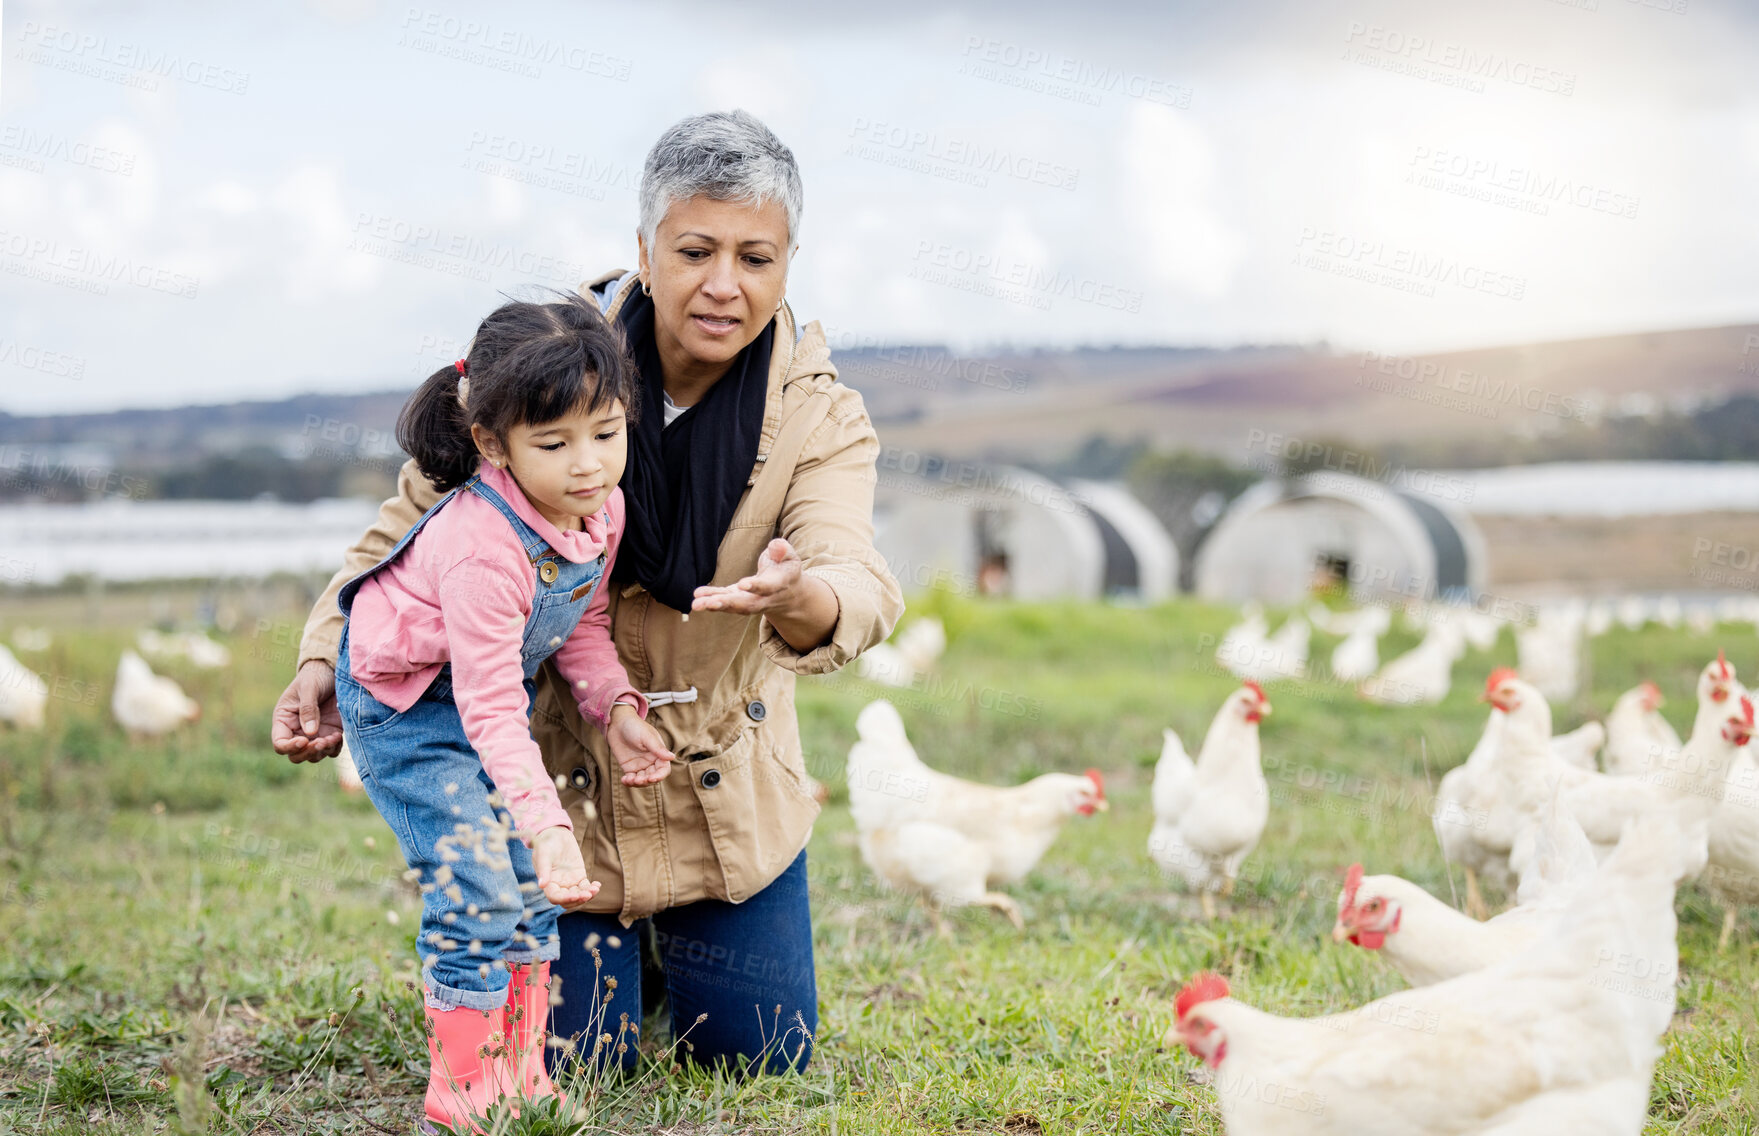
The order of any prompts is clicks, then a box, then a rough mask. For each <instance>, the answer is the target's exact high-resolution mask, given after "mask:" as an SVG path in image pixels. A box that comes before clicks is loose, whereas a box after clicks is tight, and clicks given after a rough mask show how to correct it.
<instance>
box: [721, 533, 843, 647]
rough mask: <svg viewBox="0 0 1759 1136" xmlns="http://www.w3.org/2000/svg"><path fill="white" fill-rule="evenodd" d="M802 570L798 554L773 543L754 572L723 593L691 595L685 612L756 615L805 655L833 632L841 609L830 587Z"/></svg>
mask: <svg viewBox="0 0 1759 1136" xmlns="http://www.w3.org/2000/svg"><path fill="white" fill-rule="evenodd" d="M801 569H802V565H801V562H800V554H799V553H798V552H795V551H794V546H793V545H791V544H789V543H788V542H787V541H785V540H783V539H782V538H781V537H777V538H776V539H774V540H772V541H770V543H769V546H768V547H767V548H765V549H764V550H763V553H762V554H761V555H760V556H759V557H758V558H757V571H756V572H753V573H752V574H751V575H749V576H746V577H745V578H744V579H742V580H737V581H735V582H734V583H731V584H728V585H727V586H726V587H719V588H718V587H715V586H713V585H710V584H705V585H703V586H702V587H700V588H698V589H696V595H695V598H693V599H692V600H691V601H690V610H691V611H728V612H733V613H734V614H737V615H761V616H763V617H764V618H765V619H768V620H769V621H770V624H771V625H772V626H773V627H775V629H776V632H777V634H779V635H781V637H782V638H783V639H784V640H786V641H787V643H788V645H789V646H790V647H792V648H794V649H795V650H796V651H810V650H812V649H813V648H814V647H818V646H821V645H823V644H824V643H825V642H826V641H827V640H828V639H830V637H831V632H832V631H834V630H836V627H837V613H838V611H839V608H840V605H839V604H838V603H837V593H836V592H834V591H832V590H831V586H830V585H829V584H827V583H825V582H824V581H823V580H820V579H819V578H818V577H816V576H808V575H807V574H806V573H805V572H804V571H802V570H801Z"/></svg>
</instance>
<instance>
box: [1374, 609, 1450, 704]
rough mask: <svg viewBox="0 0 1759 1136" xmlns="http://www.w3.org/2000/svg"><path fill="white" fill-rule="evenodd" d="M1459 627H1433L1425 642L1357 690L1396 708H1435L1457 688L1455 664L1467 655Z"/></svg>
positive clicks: (1400, 657) (1385, 667)
mask: <svg viewBox="0 0 1759 1136" xmlns="http://www.w3.org/2000/svg"><path fill="white" fill-rule="evenodd" d="M1465 643H1466V641H1465V639H1464V637H1463V636H1462V635H1461V634H1460V628H1459V625H1458V624H1457V623H1448V622H1445V621H1437V622H1434V623H1431V624H1430V625H1429V630H1428V631H1427V632H1425V633H1424V636H1423V641H1422V642H1421V643H1418V644H1417V645H1416V646H1415V647H1413V648H1411V649H1410V650H1409V651H1406V652H1405V653H1404V654H1402V655H1400V656H1399V657H1398V658H1396V659H1393V660H1392V661H1391V662H1389V663H1387V664H1386V666H1384V667H1382V668H1381V669H1380V673H1378V674H1376V675H1374V676H1373V677H1372V678H1370V679H1369V680H1368V681H1367V682H1364V683H1363V684H1362V685H1361V686H1360V687H1358V688H1357V690H1358V691H1359V692H1360V693H1361V695H1362V697H1364V698H1366V699H1368V700H1369V701H1370V702H1380V703H1384V704H1390V705H1394V706H1425V705H1433V704H1435V703H1437V702H1440V701H1441V700H1442V699H1444V698H1446V697H1447V693H1448V691H1449V690H1451V689H1452V688H1453V682H1454V662H1455V660H1457V659H1458V658H1459V657H1460V655H1461V654H1462V653H1464V651H1465Z"/></svg>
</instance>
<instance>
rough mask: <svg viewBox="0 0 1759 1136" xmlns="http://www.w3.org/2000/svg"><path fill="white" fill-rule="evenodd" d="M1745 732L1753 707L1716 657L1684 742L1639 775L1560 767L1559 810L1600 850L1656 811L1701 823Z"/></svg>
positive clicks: (1705, 676)
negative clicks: (1674, 812) (1561, 804)
mask: <svg viewBox="0 0 1759 1136" xmlns="http://www.w3.org/2000/svg"><path fill="white" fill-rule="evenodd" d="M1752 736H1753V704H1752V702H1751V701H1749V700H1748V698H1747V697H1746V694H1745V692H1744V691H1743V690H1742V689H1741V686H1740V684H1739V682H1737V681H1736V679H1735V675H1734V669H1733V668H1732V667H1730V666H1729V665H1728V662H1727V661H1726V660H1725V659H1723V658H1722V657H1721V656H1720V655H1719V656H1718V657H1717V660H1716V661H1715V662H1712V663H1711V664H1710V665H1708V666H1707V667H1705V668H1704V671H1703V673H1702V674H1701V675H1700V676H1699V679H1698V714H1697V717H1696V719H1695V721H1694V723H1693V726H1692V735H1691V737H1689V738H1687V739H1686V744H1685V746H1684V747H1682V748H1681V749H1680V750H1676V751H1673V752H1671V753H1667V754H1664V755H1662V757H1661V758H1660V759H1659V760H1658V762H1657V763H1656V765H1655V766H1654V768H1652V769H1651V771H1650V772H1649V773H1647V774H1645V775H1643V776H1642V777H1617V776H1613V775H1610V774H1605V773H1587V772H1584V771H1582V770H1579V769H1567V768H1566V769H1563V770H1560V771H1558V773H1557V778H1558V780H1559V781H1560V782H1561V784H1562V786H1563V802H1564V807H1565V808H1567V809H1569V810H1570V812H1571V813H1572V814H1574V815H1575V818H1576V820H1577V822H1578V823H1579V824H1581V826H1582V831H1583V832H1585V833H1587V834H1588V839H1589V840H1590V841H1591V842H1592V843H1593V844H1594V845H1595V848H1596V851H1597V852H1600V853H1602V854H1604V853H1606V852H1609V851H1610V850H1611V849H1612V847H1613V846H1614V845H1616V844H1617V843H1618V839H1619V834H1620V833H1621V832H1622V831H1623V830H1624V827H1625V824H1626V823H1627V822H1629V821H1630V820H1632V819H1634V818H1636V817H1638V816H1642V815H1644V814H1646V813H1650V812H1654V811H1656V810H1657V809H1661V808H1674V809H1678V810H1680V811H1681V813H1682V815H1684V816H1686V817H1687V818H1688V819H1696V820H1702V821H1705V822H1706V823H1708V821H1709V820H1710V815H1711V813H1712V812H1714V811H1715V807H1716V799H1717V798H1718V797H1719V796H1721V795H1722V785H1723V779H1724V778H1725V777H1726V776H1727V775H1728V772H1729V770H1730V769H1731V768H1732V767H1733V766H1734V764H1735V760H1736V758H1737V757H1739V751H1740V749H1741V748H1742V747H1744V746H1745V745H1746V744H1747V743H1748V742H1749V741H1750V740H1752Z"/></svg>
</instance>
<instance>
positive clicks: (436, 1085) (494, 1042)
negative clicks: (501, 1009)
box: [423, 999, 514, 1132]
mask: <svg viewBox="0 0 1759 1136" xmlns="http://www.w3.org/2000/svg"><path fill="white" fill-rule="evenodd" d="M423 1006H424V1008H425V1010H426V1012H427V1022H428V1031H427V1034H428V1061H429V1068H428V1093H427V1100H426V1102H425V1105H426V1115H427V1118H428V1119H429V1120H432V1121H435V1122H437V1123H440V1124H444V1125H445V1126H446V1127H447V1128H449V1129H451V1130H452V1131H454V1132H481V1131H482V1128H481V1127H479V1126H478V1125H477V1124H476V1123H474V1121H473V1120H472V1119H471V1118H472V1117H476V1116H482V1115H485V1114H486V1113H487V1112H488V1111H489V1107H490V1106H491V1105H493V1104H494V1103H495V1102H496V1101H497V1100H499V1099H501V1098H502V1097H504V1096H510V1095H513V1092H514V1089H513V1064H512V1061H511V1060H510V1058H509V1051H508V1047H507V1033H506V1018H505V1016H504V1015H503V1014H498V1013H496V1012H495V1011H493V1010H472V1009H469V1008H468V1007H459V1008H457V1009H453V1010H436V1009H435V1008H434V1007H432V1006H429V1005H426V1001H425V999H424V1001H423Z"/></svg>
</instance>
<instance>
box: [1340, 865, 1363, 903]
mask: <svg viewBox="0 0 1759 1136" xmlns="http://www.w3.org/2000/svg"><path fill="white" fill-rule="evenodd" d="M1361 886H1362V865H1361V864H1351V865H1350V870H1349V871H1347V872H1345V873H1344V894H1343V896H1342V898H1341V899H1340V900H1339V903H1338V906H1339V907H1340V908H1343V907H1354V906H1356V892H1357V890H1358V889H1359V888H1361Z"/></svg>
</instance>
